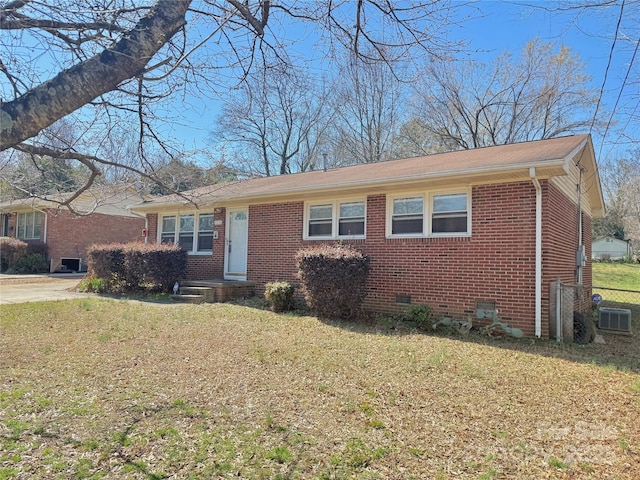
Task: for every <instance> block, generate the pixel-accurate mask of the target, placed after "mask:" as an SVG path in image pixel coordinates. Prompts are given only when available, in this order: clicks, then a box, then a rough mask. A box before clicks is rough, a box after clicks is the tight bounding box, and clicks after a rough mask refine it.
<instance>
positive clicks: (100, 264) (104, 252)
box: [87, 243, 187, 293]
mask: <svg viewBox="0 0 640 480" xmlns="http://www.w3.org/2000/svg"><path fill="white" fill-rule="evenodd" d="M87 264H88V272H87V278H89V279H96V278H100V279H103V280H104V281H105V283H106V291H108V292H110V293H126V292H169V291H170V290H171V288H172V287H173V284H174V283H175V281H176V280H177V279H179V278H182V277H183V276H184V274H185V272H186V268H187V252H185V251H184V250H182V249H181V248H180V247H179V246H178V245H165V244H144V243H128V244H111V245H93V246H92V247H91V248H89V251H88V252H87Z"/></svg>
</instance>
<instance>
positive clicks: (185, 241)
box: [178, 233, 193, 251]
mask: <svg viewBox="0 0 640 480" xmlns="http://www.w3.org/2000/svg"><path fill="white" fill-rule="evenodd" d="M178 243H179V244H180V246H181V247H182V249H183V250H187V251H191V250H193V234H189V233H186V234H182V233H181V234H180V237H179V239H178Z"/></svg>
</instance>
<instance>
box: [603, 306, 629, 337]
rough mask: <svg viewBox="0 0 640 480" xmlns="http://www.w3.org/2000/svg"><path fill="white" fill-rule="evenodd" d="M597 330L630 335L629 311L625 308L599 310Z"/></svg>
mask: <svg viewBox="0 0 640 480" xmlns="http://www.w3.org/2000/svg"><path fill="white" fill-rule="evenodd" d="M598 328H601V329H603V330H612V331H615V332H622V333H631V310H627V309H625V308H606V307H602V308H600V316H599V318H598Z"/></svg>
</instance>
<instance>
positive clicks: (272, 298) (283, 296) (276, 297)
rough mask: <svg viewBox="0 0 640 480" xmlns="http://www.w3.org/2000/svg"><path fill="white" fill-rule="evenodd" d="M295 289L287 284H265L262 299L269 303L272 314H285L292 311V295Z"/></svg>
mask: <svg viewBox="0 0 640 480" xmlns="http://www.w3.org/2000/svg"><path fill="white" fill-rule="evenodd" d="M295 291H296V287H295V286H293V285H291V284H290V283H289V282H272V283H267V285H266V286H265V290H264V298H266V299H267V300H268V301H269V303H271V309H272V310H273V311H274V312H287V311H289V310H293V307H294V300H293V294H294V292H295Z"/></svg>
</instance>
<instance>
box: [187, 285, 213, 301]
mask: <svg viewBox="0 0 640 480" xmlns="http://www.w3.org/2000/svg"><path fill="white" fill-rule="evenodd" d="M180 295H202V297H203V298H204V300H203V301H205V302H208V303H211V302H215V301H216V291H215V289H214V288H212V287H204V286H195V285H194V286H191V285H186V286H181V287H180Z"/></svg>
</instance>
